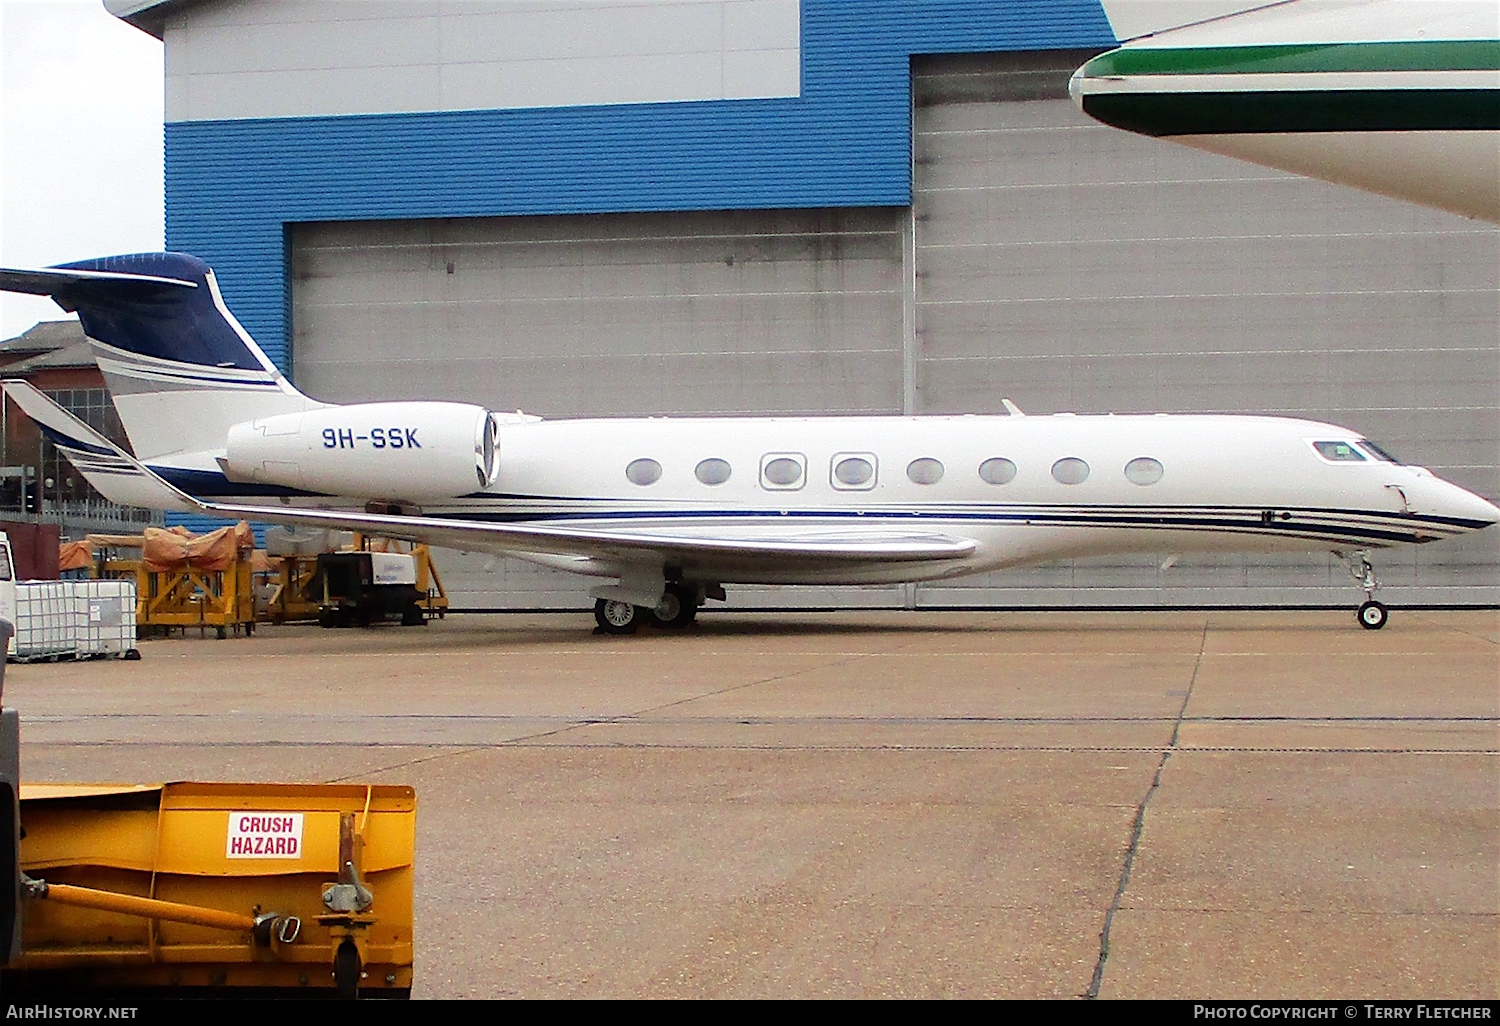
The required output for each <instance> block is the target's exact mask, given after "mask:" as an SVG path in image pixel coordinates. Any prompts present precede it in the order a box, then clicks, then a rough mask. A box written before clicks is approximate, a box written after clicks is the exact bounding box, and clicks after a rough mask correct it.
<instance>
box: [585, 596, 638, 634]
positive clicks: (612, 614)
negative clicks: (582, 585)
mask: <svg viewBox="0 0 1500 1026" xmlns="http://www.w3.org/2000/svg"><path fill="white" fill-rule="evenodd" d="M594 621H595V622H596V623H597V624H598V625H599V630H600V631H602V632H603V633H605V634H634V633H635V632H636V628H638V627H640V625H641V621H640V607H639V606H632V605H631V604H630V603H629V602H620V601H617V600H615V599H599V600H598V601H597V602H595V603H594Z"/></svg>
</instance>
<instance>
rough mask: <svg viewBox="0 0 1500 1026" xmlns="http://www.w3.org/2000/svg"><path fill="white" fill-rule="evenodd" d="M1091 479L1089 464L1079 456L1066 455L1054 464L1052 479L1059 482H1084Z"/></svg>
mask: <svg viewBox="0 0 1500 1026" xmlns="http://www.w3.org/2000/svg"><path fill="white" fill-rule="evenodd" d="M1088 479H1089V465H1088V464H1087V463H1085V462H1083V460H1081V459H1079V458H1078V457H1077V456H1064V457H1063V458H1062V459H1060V460H1058V461H1057V462H1056V463H1054V464H1052V480H1054V481H1056V482H1057V483H1058V484H1065V485H1076V484H1083V483H1084V482H1085V481H1087V480H1088Z"/></svg>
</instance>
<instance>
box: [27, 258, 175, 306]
mask: <svg viewBox="0 0 1500 1026" xmlns="http://www.w3.org/2000/svg"><path fill="white" fill-rule="evenodd" d="M197 287H198V284H197V283H196V282H191V281H183V280H181V279H179V278H163V277H160V276H158V275H154V274H128V273H122V272H118V271H84V270H63V269H59V268H47V269H45V270H36V271H27V270H18V269H15V268H10V267H0V292H24V293H27V294H29V295H33V296H51V297H53V298H54V299H56V300H57V303H58V305H59V306H61V307H62V308H63V309H64V310H73V309H76V308H77V305H78V304H77V300H78V298H81V297H85V296H98V297H100V298H109V297H117V298H124V299H129V298H135V297H139V296H146V295H150V294H152V293H155V292H160V291H162V290H166V289H172V288H187V289H195V288H197Z"/></svg>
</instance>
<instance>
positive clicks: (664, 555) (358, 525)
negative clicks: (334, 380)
mask: <svg viewBox="0 0 1500 1026" xmlns="http://www.w3.org/2000/svg"><path fill="white" fill-rule="evenodd" d="M4 388H5V392H6V394H7V395H9V396H10V397H11V398H12V399H13V400H15V402H16V405H18V406H20V407H21V409H22V410H23V411H24V412H25V413H26V414H27V415H28V416H30V417H31V418H32V419H33V420H35V421H36V422H37V424H38V425H39V426H40V427H41V428H42V430H43V431H44V432H46V433H47V435H48V436H49V437H50V438H51V439H52V440H53V442H54V444H56V445H57V446H58V449H59V450H60V451H61V452H62V453H63V454H64V455H66V456H67V457H68V459H69V460H70V461H71V462H72V463H73V464H74V466H76V467H77V468H78V470H79V471H80V472H81V473H83V475H84V477H85V478H88V479H89V480H90V482H94V481H95V480H96V478H98V479H100V483H101V484H107V481H105V480H104V479H105V478H108V477H111V476H115V477H118V476H122V475H123V476H125V477H129V478H131V479H132V484H133V485H134V486H136V487H137V488H139V487H140V486H141V485H146V486H148V488H149V490H150V491H149V494H150V496H151V501H152V504H153V505H155V506H157V507H158V508H162V509H174V510H189V511H194V512H199V513H205V514H208V515H210V516H218V517H228V518H230V519H246V520H255V521H260V522H262V523H268V524H281V525H286V526H289V527H318V528H332V529H334V530H339V531H361V532H364V533H366V534H376V535H382V536H387V537H394V538H405V539H410V540H412V541H419V542H426V543H428V544H430V545H441V546H445V547H447V548H456V549H468V550H474V551H481V552H494V553H526V554H544V555H557V556H575V557H579V558H585V559H598V560H603V561H606V562H610V561H619V562H643V561H656V560H658V559H663V560H673V561H681V560H688V561H692V562H695V563H710V564H713V565H723V564H725V563H729V564H733V565H744V564H745V563H754V562H763V561H765V560H776V561H778V563H779V564H781V565H803V566H809V567H813V566H828V565H835V566H849V565H854V564H859V563H888V562H922V561H928V560H948V559H962V558H963V557H965V556H968V555H970V554H972V553H973V552H974V549H975V547H976V546H975V543H974V541H973V540H972V539H969V538H954V537H951V536H948V535H944V534H941V533H938V532H923V531H890V530H883V529H881V530H870V531H847V530H842V531H816V530H805V531H796V530H782V529H778V530H776V531H774V532H771V531H767V530H764V529H761V530H749V529H745V528H737V527H735V526H734V525H732V524H726V525H717V524H716V525H713V526H712V527H705V526H703V525H701V524H700V525H697V526H695V527H693V528H691V529H686V528H684V529H681V530H673V529H672V528H671V527H670V526H667V525H656V526H647V527H638V528H608V527H601V526H560V525H545V524H500V523H483V522H475V521H470V520H459V519H451V518H444V517H429V516H398V515H391V514H381V513H362V512H345V511H340V510H317V509H294V508H290V507H286V506H249V505H242V504H238V503H222V502H206V501H204V500H202V499H198V498H196V497H194V496H191V495H189V494H187V493H186V492H184V491H182V490H180V489H178V488H177V487H175V486H174V485H171V484H169V483H168V482H167V481H165V480H163V479H162V478H161V477H160V476H159V475H158V474H156V473H155V472H154V471H152V470H151V469H150V468H149V467H147V466H145V465H144V464H142V463H141V462H139V461H138V460H136V458H135V457H134V456H131V455H130V454H129V453H126V452H125V451H124V450H123V449H121V448H119V447H118V446H116V445H115V444H114V443H113V442H111V441H110V440H109V439H107V438H105V437H104V436H103V435H101V434H99V433H98V432H96V431H94V430H93V429H92V428H90V427H89V426H88V425H87V424H85V423H83V422H82V421H81V420H79V419H78V418H77V417H74V416H73V415H72V414H71V413H69V412H68V411H67V410H64V409H63V408H62V407H61V406H58V405H57V404H56V403H55V402H53V401H52V400H51V399H50V398H48V397H47V396H46V395H44V394H43V393H42V392H40V391H38V390H37V389H36V388H35V387H34V386H32V385H31V384H30V383H28V382H25V381H6V382H4ZM96 487H97V485H96ZM101 490H103V489H101Z"/></svg>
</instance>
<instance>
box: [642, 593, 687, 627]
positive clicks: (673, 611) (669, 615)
mask: <svg viewBox="0 0 1500 1026" xmlns="http://www.w3.org/2000/svg"><path fill="white" fill-rule="evenodd" d="M647 615H648V616H649V618H650V620H651V623H652V624H653V625H655V626H657V627H665V628H667V629H668V630H674V629H677V628H680V627H686V626H687V625H688V624H690V623H692V622H693V621H694V620H696V619H697V618H698V592H697V589H693V588H685V587H683V586H682V585H680V584H669V585H667V590H666V591H665V592H663V593H662V597H661V601H660V602H658V603H657V604H656V608H655V609H653V610H651V611H650V612H649V613H648V614H647Z"/></svg>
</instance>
